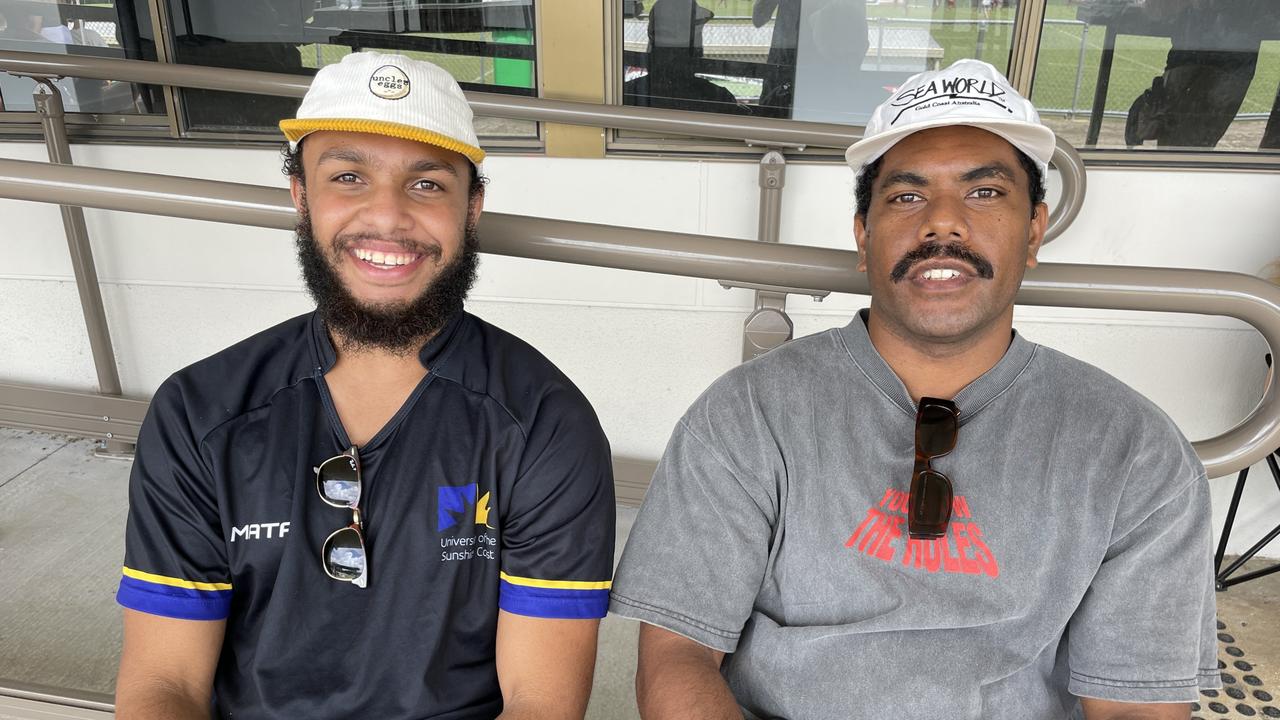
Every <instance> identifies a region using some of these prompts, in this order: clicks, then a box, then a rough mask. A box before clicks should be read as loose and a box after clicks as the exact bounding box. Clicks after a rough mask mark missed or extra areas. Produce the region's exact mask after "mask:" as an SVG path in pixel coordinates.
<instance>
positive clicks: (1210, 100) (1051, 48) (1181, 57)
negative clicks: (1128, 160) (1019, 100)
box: [1032, 0, 1280, 152]
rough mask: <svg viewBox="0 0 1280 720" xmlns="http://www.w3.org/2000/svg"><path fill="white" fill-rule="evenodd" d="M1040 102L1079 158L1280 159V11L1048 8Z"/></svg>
mask: <svg viewBox="0 0 1280 720" xmlns="http://www.w3.org/2000/svg"><path fill="white" fill-rule="evenodd" d="M1032 99H1033V100H1034V101H1035V104H1036V106H1037V107H1038V108H1040V113H1041V115H1042V116H1043V117H1044V119H1045V121H1046V122H1047V123H1048V124H1049V125H1050V126H1052V127H1053V128H1054V130H1055V131H1057V132H1058V133H1059V134H1060V135H1062V136H1063V137H1064V138H1066V139H1067V140H1068V141H1070V142H1071V143H1072V144H1073V145H1075V146H1076V147H1080V148H1101V149H1117V148H1133V149H1142V150H1156V149H1159V150H1169V149H1172V150H1183V151H1185V150H1195V151H1200V152H1204V151H1207V150H1217V151H1258V150H1262V151H1264V152H1265V151H1268V150H1269V151H1272V152H1275V151H1280V12H1277V6H1276V3H1275V0H1145V2H1143V1H1141V0H1083V1H1080V2H1070V1H1069V0H1048V2H1047V6H1046V13H1045V22H1044V26H1043V28H1042V30H1041V39H1040V54H1039V59H1038V61H1037V65H1036V73H1035V83H1034V90H1033V95H1032Z"/></svg>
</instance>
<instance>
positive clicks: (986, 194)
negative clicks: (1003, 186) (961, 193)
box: [973, 187, 1004, 200]
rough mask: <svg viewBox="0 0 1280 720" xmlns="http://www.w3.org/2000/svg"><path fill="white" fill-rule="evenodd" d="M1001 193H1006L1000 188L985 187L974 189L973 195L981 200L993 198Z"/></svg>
mask: <svg viewBox="0 0 1280 720" xmlns="http://www.w3.org/2000/svg"><path fill="white" fill-rule="evenodd" d="M1001 195H1004V192H1003V191H1002V190H1000V189H999V188H992V187H984V188H978V189H977V190H974V191H973V196H974V197H976V198H978V199H980V200H991V199H994V198H998V197H1000V196H1001Z"/></svg>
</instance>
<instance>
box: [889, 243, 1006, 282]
mask: <svg viewBox="0 0 1280 720" xmlns="http://www.w3.org/2000/svg"><path fill="white" fill-rule="evenodd" d="M940 257H941V258H952V259H954V260H960V261H962V262H966V263H968V264H969V265H970V266H972V267H973V270H974V272H975V273H977V275H978V277H980V278H982V279H983V280H990V279H991V278H993V277H995V268H993V267H992V266H991V263H990V262H988V261H987V259H986V258H984V257H982V256H981V255H979V254H978V253H976V252H974V251H972V250H970V249H969V248H967V247H965V246H964V245H961V244H960V243H946V244H943V243H940V242H932V241H931V242H927V243H924V244H922V245H920V246H919V247H916V248H915V249H913V250H911V251H910V252H908V253H907V254H906V255H903V256H902V259H901V260H899V261H898V263H897V264H896V265H894V266H893V270H891V271H890V272H889V279H890V280H892V281H893V282H895V283H897V282H902V280H903V279H904V278H906V277H907V273H908V272H910V271H911V267H912V266H913V265H915V264H916V263H920V262H924V261H925V260H932V259H934V258H940Z"/></svg>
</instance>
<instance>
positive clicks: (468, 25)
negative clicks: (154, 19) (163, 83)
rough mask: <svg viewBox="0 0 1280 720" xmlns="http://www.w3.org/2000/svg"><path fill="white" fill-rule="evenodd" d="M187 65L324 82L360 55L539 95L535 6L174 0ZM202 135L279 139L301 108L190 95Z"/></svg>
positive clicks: (478, 85)
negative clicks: (279, 128) (322, 71)
mask: <svg viewBox="0 0 1280 720" xmlns="http://www.w3.org/2000/svg"><path fill="white" fill-rule="evenodd" d="M168 2H169V12H170V19H171V25H172V27H173V28H174V37H173V42H174V60H175V62H179V63H187V64H194V65H206V66H214V67H223V68H234V69H240V70H262V71H267V72H282V73H290V74H298V75H311V74H314V73H315V72H316V71H317V70H318V69H319V68H321V67H323V66H325V65H328V64H330V63H334V62H338V61H339V60H341V59H342V57H343V56H344V55H346V54H348V53H351V52H355V51H359V50H384V51H388V52H397V53H403V54H406V55H409V56H411V57H415V58H420V59H423V60H429V61H431V62H434V63H436V64H437V65H440V66H441V67H443V68H445V69H446V70H448V71H449V72H450V73H451V74H452V75H453V76H454V77H455V78H456V79H457V80H458V81H459V83H460V84H461V85H462V86H463V88H465V89H479V90H486V91H490V92H506V93H513V94H520V95H536V88H535V84H534V78H535V76H536V75H535V69H534V63H535V58H536V50H535V47H534V23H533V17H534V13H533V0H454V1H453V2H439V1H438V0H432V1H429V2H428V1H422V2H420V1H419V0H319V1H317V0H168ZM183 96H184V107H185V110H186V115H187V123H188V126H189V127H191V128H193V129H197V130H214V131H236V132H246V131H260V132H264V133H268V132H269V133H274V132H275V125H276V122H277V121H278V120H279V119H280V118H282V117H289V116H291V115H292V114H293V113H294V112H295V111H296V109H297V105H298V102H299V101H298V100H297V99H289V98H276V97H267V96H254V95H241V94H234V93H225V92H214V91H205V90H188V91H185V92H184V93H183ZM477 124H478V125H479V126H480V127H479V129H480V130H481V131H482V134H483V135H486V136H494V135H513V136H520V137H528V136H532V135H536V126H535V125H534V124H533V123H527V122H519V121H495V120H480V121H478V123H477Z"/></svg>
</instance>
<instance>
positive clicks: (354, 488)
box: [312, 446, 369, 587]
mask: <svg viewBox="0 0 1280 720" xmlns="http://www.w3.org/2000/svg"><path fill="white" fill-rule="evenodd" d="M312 469H313V470H315V473H316V491H317V492H319V493H320V499H321V500H324V501H325V502H326V503H328V504H329V505H332V506H334V507H338V508H350V509H351V524H350V525H348V526H346V527H344V528H338V529H337V530H334V531H333V532H332V533H330V534H329V537H328V538H326V539H325V541H324V545H323V546H321V548H320V560H321V562H322V563H323V565H324V571H325V573H326V574H327V575H328V576H329V577H331V578H333V579H334V580H341V581H343V582H349V583H352V584H353V585H355V586H356V587H365V586H366V585H368V584H369V567H368V555H367V554H366V553H365V549H364V522H363V521H362V520H361V519H360V488H361V483H360V456H359V455H357V454H356V449H355V446H352V447H351V449H350V450H348V451H346V452H345V453H343V454H341V455H338V456H337V457H331V458H329V459H328V460H325V461H324V462H322V463H320V466H319V467H316V468H312Z"/></svg>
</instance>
